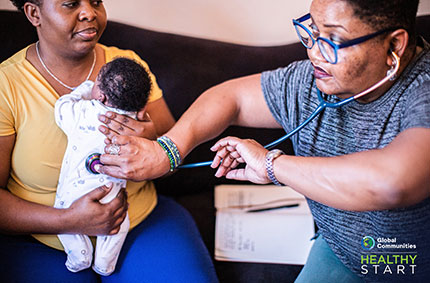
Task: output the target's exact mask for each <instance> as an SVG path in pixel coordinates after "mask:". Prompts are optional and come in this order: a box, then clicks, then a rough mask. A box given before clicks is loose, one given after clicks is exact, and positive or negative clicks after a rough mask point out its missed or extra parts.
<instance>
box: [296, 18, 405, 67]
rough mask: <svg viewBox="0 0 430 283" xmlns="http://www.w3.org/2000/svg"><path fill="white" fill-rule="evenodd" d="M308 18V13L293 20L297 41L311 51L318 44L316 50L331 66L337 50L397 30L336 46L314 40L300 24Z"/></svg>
mask: <svg viewBox="0 0 430 283" xmlns="http://www.w3.org/2000/svg"><path fill="white" fill-rule="evenodd" d="M310 18H311V14H309V13H308V14H306V15H304V16H303V17H300V18H298V19H293V25H294V28H295V29H296V32H297V35H298V36H299V39H300V41H301V42H302V44H303V45H304V46H305V47H306V48H307V49H311V48H312V47H313V46H314V45H315V42H316V43H317V44H318V48H319V49H320V52H321V54H322V55H323V57H324V59H326V60H327V62H329V63H331V64H336V63H337V51H338V50H339V49H341V48H345V47H349V46H352V45H356V44H359V43H362V42H365V41H366V40H369V39H371V38H374V37H375V36H378V35H380V34H383V33H384V32H387V31H391V30H395V29H397V28H387V29H383V30H380V31H377V32H374V33H371V34H368V35H364V36H361V37H358V38H355V39H351V40H348V41H346V42H343V43H341V44H336V43H334V42H333V41H331V40H330V39H328V38H325V37H319V36H318V37H317V38H315V37H314V36H313V33H312V32H311V31H310V30H309V29H308V28H307V27H305V26H304V25H303V24H302V23H303V22H304V21H306V20H309V19H310Z"/></svg>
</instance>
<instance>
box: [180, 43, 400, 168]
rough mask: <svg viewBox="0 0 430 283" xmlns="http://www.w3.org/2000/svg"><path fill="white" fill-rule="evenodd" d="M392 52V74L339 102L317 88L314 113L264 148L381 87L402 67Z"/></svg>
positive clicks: (271, 146)
mask: <svg viewBox="0 0 430 283" xmlns="http://www.w3.org/2000/svg"><path fill="white" fill-rule="evenodd" d="M391 54H392V55H393V57H394V61H395V67H394V70H393V71H392V72H391V73H390V74H388V75H387V76H385V77H384V78H383V79H382V80H380V81H379V82H377V83H376V84H374V85H373V86H371V87H369V88H368V89H366V90H364V91H362V92H360V93H358V94H356V95H354V96H351V97H349V98H345V99H343V100H341V101H338V102H328V101H326V100H324V98H323V97H322V92H321V91H320V90H319V89H318V88H317V95H318V100H319V104H318V106H317V108H315V110H314V111H313V112H312V114H311V115H310V116H309V117H308V118H307V119H306V120H305V121H303V122H302V123H301V124H300V125H298V126H297V127H296V128H295V129H294V130H292V131H290V132H289V133H287V134H286V135H284V136H283V137H281V138H279V139H277V140H275V141H273V142H271V143H269V144H267V145H265V146H264V148H266V149H271V148H273V147H275V146H277V145H279V144H280V143H282V142H283V141H285V140H287V139H289V138H290V137H291V136H292V135H294V134H296V133H297V132H298V131H300V130H301V129H303V128H304V127H305V126H306V125H307V124H309V122H311V121H312V120H313V119H315V117H316V116H318V115H319V114H320V113H321V112H322V111H323V110H324V109H326V108H339V107H342V106H344V105H346V104H348V103H350V102H351V101H354V100H357V99H358V98H360V97H362V96H364V95H366V94H368V93H369V92H372V91H374V90H375V89H377V88H378V87H380V86H381V85H383V84H384V83H386V82H387V81H388V80H390V79H391V78H392V77H394V76H395V75H396V73H397V71H398V70H399V67H400V64H399V63H400V58H399V56H398V55H397V54H396V53H394V52H393V51H392V52H391ZM211 164H212V161H206V162H197V163H190V164H184V165H180V166H178V168H179V169H185V168H195V167H203V166H210V165H211Z"/></svg>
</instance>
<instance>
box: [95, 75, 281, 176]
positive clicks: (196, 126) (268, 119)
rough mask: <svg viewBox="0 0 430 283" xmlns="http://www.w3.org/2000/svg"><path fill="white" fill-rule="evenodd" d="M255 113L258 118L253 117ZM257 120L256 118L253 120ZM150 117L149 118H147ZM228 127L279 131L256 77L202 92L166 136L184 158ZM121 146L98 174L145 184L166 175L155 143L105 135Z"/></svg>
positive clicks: (164, 160)
mask: <svg viewBox="0 0 430 283" xmlns="http://www.w3.org/2000/svg"><path fill="white" fill-rule="evenodd" d="M256 113H258V115H256ZM257 116H258V118H257ZM151 117H152V115H151ZM230 125H241V126H253V127H266V128H279V127H280V126H279V124H278V123H277V122H276V121H275V119H274V118H273V117H272V115H271V114H270V111H269V109H268V107H267V105H266V102H265V101H264V97H263V93H262V91H261V86H260V74H257V75H251V76H247V77H243V78H239V79H234V80H230V81H227V82H225V83H222V84H220V85H217V86H215V87H212V88H210V89H209V90H207V91H206V92H204V93H203V94H202V95H201V96H200V97H199V98H198V99H197V100H196V101H195V102H194V103H193V104H192V105H191V106H190V108H189V109H188V110H187V111H186V112H185V113H184V114H183V115H182V117H181V118H180V119H179V121H178V122H177V123H176V124H175V126H174V127H173V128H172V129H171V130H170V131H168V132H167V133H166V136H168V137H169V138H171V139H172V140H173V141H174V142H175V144H176V145H177V147H178V149H179V152H180V154H181V157H182V158H184V157H185V156H186V155H187V154H188V153H189V152H190V151H191V150H192V149H193V148H194V147H196V146H197V145H199V144H201V143H203V142H205V141H207V140H210V139H211V138H214V137H216V136H218V135H219V134H221V133H222V132H223V131H224V130H225V129H226V128H227V127H228V126H230ZM107 137H108V139H112V138H114V137H115V140H114V141H113V142H114V143H116V144H119V145H121V150H120V154H119V155H116V156H113V155H108V154H104V155H102V157H101V162H102V163H103V164H104V166H101V167H100V168H99V170H100V172H101V173H104V174H108V175H111V176H114V177H118V178H125V179H129V180H136V181H138V180H147V179H153V178H157V177H160V176H162V175H164V174H166V173H167V172H168V171H169V168H170V165H169V159H168V158H167V155H166V153H165V152H164V150H163V149H162V148H161V147H160V146H159V145H158V143H157V142H154V141H148V140H146V139H141V138H136V137H130V136H123V135H122V136H116V135H115V134H114V133H109V134H107Z"/></svg>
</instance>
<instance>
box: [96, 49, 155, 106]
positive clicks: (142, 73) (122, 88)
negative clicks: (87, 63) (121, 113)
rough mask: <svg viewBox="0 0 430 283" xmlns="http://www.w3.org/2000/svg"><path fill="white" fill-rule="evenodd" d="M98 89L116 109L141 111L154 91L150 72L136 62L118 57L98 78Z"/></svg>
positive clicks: (102, 69)
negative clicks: (152, 90)
mask: <svg viewBox="0 0 430 283" xmlns="http://www.w3.org/2000/svg"><path fill="white" fill-rule="evenodd" d="M97 80H98V87H99V89H100V91H101V92H102V93H103V94H104V95H106V97H107V100H108V102H109V103H110V104H111V105H112V106H113V107H115V108H118V109H122V110H125V111H140V110H142V109H143V107H145V105H146V103H147V102H148V97H149V93H150V92H151V89H152V83H151V79H150V77H149V73H148V71H147V70H146V69H145V67H143V66H142V65H141V64H139V63H138V62H136V61H135V60H132V59H128V58H124V57H117V58H115V59H114V60H112V61H111V62H109V63H107V64H105V65H104V66H103V67H102V68H101V70H100V72H99V74H98V76H97Z"/></svg>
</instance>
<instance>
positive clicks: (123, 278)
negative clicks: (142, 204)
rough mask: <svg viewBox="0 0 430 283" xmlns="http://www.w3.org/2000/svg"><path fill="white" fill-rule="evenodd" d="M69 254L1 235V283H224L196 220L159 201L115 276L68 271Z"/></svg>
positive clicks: (131, 237)
mask: <svg viewBox="0 0 430 283" xmlns="http://www.w3.org/2000/svg"><path fill="white" fill-rule="evenodd" d="M65 262H66V254H65V253H64V252H63V251H58V250H55V249H52V248H50V247H47V246H45V245H43V244H41V243H39V242H38V241H36V240H34V239H33V238H31V237H30V236H7V235H0V281H1V282H20V283H21V282H204V283H206V282H218V279H217V277H216V273H215V268H214V266H213V263H212V260H211V257H210V255H209V253H208V251H207V249H206V247H205V245H204V243H203V241H202V239H201V237H200V233H199V231H198V229H197V226H196V225H195V223H194V221H193V219H192V217H191V215H190V214H189V213H188V212H187V211H186V210H185V209H184V208H183V207H182V206H180V205H179V204H177V203H176V202H175V201H173V200H171V199H169V198H167V197H163V196H159V199H158V204H157V206H156V208H155V209H154V211H153V212H152V213H151V214H150V215H149V216H148V217H147V219H145V220H144V221H143V222H142V223H140V224H139V225H138V226H137V227H135V228H134V229H133V230H132V231H131V232H130V233H129V234H128V235H127V238H126V239H125V243H124V246H123V248H122V250H121V254H120V257H119V259H118V263H117V266H116V269H115V272H114V273H113V274H112V275H110V276H107V277H103V276H99V275H98V274H96V273H95V272H93V271H92V269H91V268H90V269H86V270H83V271H81V272H78V273H72V272H70V271H68V270H67V269H66V267H65V265H64V263H65Z"/></svg>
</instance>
